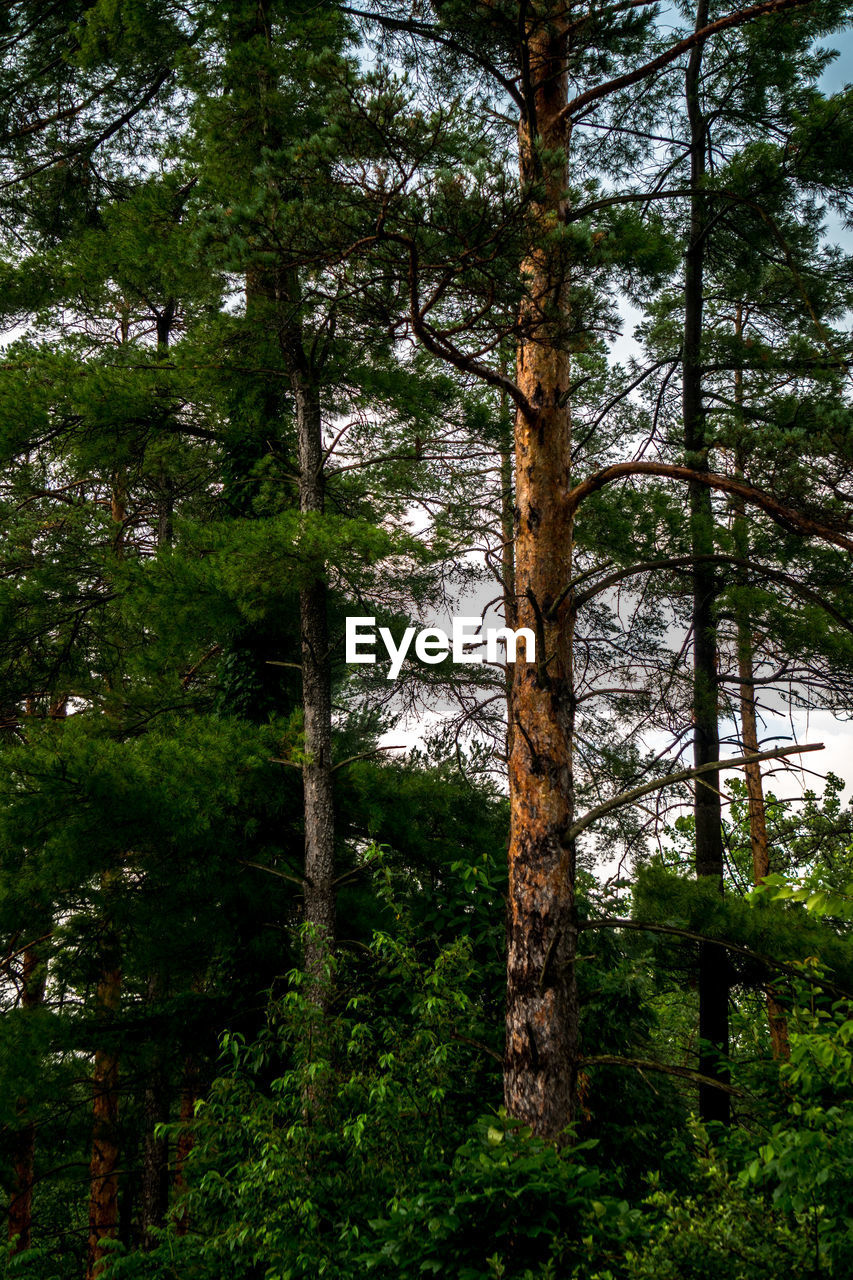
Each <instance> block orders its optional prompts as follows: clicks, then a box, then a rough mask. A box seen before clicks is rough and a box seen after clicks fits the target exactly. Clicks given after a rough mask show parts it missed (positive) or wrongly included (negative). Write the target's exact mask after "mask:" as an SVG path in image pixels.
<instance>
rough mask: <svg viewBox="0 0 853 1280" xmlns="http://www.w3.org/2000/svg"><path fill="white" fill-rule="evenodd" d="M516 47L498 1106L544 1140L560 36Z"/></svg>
mask: <svg viewBox="0 0 853 1280" xmlns="http://www.w3.org/2000/svg"><path fill="white" fill-rule="evenodd" d="M564 24H565V20H563V25H564ZM527 47H528V49H529V55H530V57H529V81H530V83H531V85H532V91H531V96H532V101H531V106H533V107H534V108H535V110H534V111H532V112H530V113H529V114H528V118H527V119H526V120H525V121H523V122H522V124H521V126H520V129H519V147H520V164H521V178H522V183H523V185H525V186H528V185H529V184H531V183H534V182H535V183H536V184H537V188H538V191H539V192H541V196H540V197H539V203H537V204H535V205H534V206H533V209H532V215H533V219H534V222H535V223H536V224H537V231H538V232H539V233H540V234H541V241H540V247H538V248H537V249H535V250H534V251H533V252H532V253H531V254H530V256H529V257H528V259H527V261H526V262H525V263H524V264H523V275H524V277H525V282H526V300H525V303H524V306H523V309H522V314H521V326H522V333H523V338H522V341H521V343H520V345H519V351H518V360H517V380H518V386H519V388H520V390H521V392H522V393H523V395H524V397H525V398H526V401H527V406H526V407H522V408H520V409H519V411H518V413H517V416H516V431H515V501H516V508H515V590H516V602H517V625H518V626H523V627H530V628H531V629H532V630H533V631H534V633H535V634H536V636H537V651H536V662H535V664H533V663H524V662H518V663H517V664H516V666H515V668H514V683H513V690H512V720H513V735H512V754H511V757H510V768H509V775H510V797H511V830H510V847H509V893H508V910H507V934H508V939H507V941H508V957H507V1014H506V1029H507V1036H506V1058H505V1069H504V1095H505V1101H506V1107H507V1110H508V1112H509V1113H510V1115H512V1116H515V1117H516V1118H517V1119H519V1120H522V1121H523V1122H524V1123H525V1124H527V1125H529V1126H530V1127H531V1129H533V1130H534V1132H536V1133H538V1134H541V1135H542V1136H544V1137H549V1138H551V1137H557V1136H559V1135H560V1133H561V1131H562V1130H563V1129H564V1127H565V1126H566V1124H567V1123H568V1122H569V1121H570V1120H571V1118H572V1115H573V1111H574V1093H575V1080H576V1075H577V1058H578V1051H579V1046H578V997H577V985H576V979H575V957H576V952H577V920H576V911H575V904H574V879H575V865H574V863H575V858H574V845H573V842H571V841H569V840H568V839H567V835H566V833H567V831H568V829H569V827H570V826H571V821H572V814H573V773H572V732H573V721H574V693H573V688H572V614H571V609H570V606H569V604H568V602H567V601H566V600H564V601H562V603H559V604H558V603H557V602H558V597H559V595H560V592H561V590H562V588H563V586H564V584H565V583H566V582H567V581H569V579H570V576H571V575H570V570H571V559H572V550H571V548H572V513H571V509H570V505H569V502H568V495H569V491H570V483H571V480H570V438H571V420H570V415H569V410H568V406H567V403H566V400H567V393H568V388H569V356H568V353H567V350H566V344H565V342H564V341H562V340H561V335H560V332H559V326H560V323H561V322H564V321H565V318H566V316H567V314H568V300H567V292H568V289H567V279H566V277H565V272H564V270H563V264H562V263H561V261H560V260H559V258H558V257H555V255H554V253H553V251H552V250H551V249H549V248H548V247H547V245H546V243H545V237H546V236H547V233H548V231H549V229H551V228H553V227H554V226H555V225H557V224H558V223H559V222H560V221H562V220H563V218H564V216H565V213H566V185H567V149H568V143H569V131H568V126H567V123H566V120H565V116H564V115H563V107H564V106H565V103H566V97H567V88H568V85H567V76H566V71H565V67H566V55H567V38H566V35H565V33H564V32H563V31H561V30H560V28H559V24H557V23H555V24H554V26H553V27H548V28H545V27H543V26H539V27H537V29H536V30H534V31H531V32H530V33H529V40H528V45H527ZM534 120H535V123H534ZM534 130H535V132H534ZM545 152H546V153H548V154H547V155H546V156H544V157H543V153H545ZM543 165H546V166H547V168H545V167H543ZM555 606H556V608H555ZM552 611H553V612H552Z"/></svg>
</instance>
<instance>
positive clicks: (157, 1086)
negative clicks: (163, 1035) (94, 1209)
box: [139, 975, 170, 1251]
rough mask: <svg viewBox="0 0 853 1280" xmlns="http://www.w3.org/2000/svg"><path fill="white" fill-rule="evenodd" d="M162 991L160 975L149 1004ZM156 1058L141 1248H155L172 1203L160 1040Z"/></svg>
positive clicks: (152, 981)
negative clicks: (160, 1132) (163, 1133)
mask: <svg viewBox="0 0 853 1280" xmlns="http://www.w3.org/2000/svg"><path fill="white" fill-rule="evenodd" d="M162 994H163V984H162V981H161V979H160V977H159V975H153V976H152V977H151V978H149V981H148V1004H149V1007H151V1006H156V1003H157V1001H158V999H160V998H161V996H162ZM152 1055H153V1060H152V1062H151V1063H150V1065H149V1066H148V1069H147V1071H146V1076H145V1088H144V1094H143V1102H142V1179H141V1186H140V1194H139V1210H140V1213H139V1216H140V1228H141V1234H142V1248H143V1249H144V1250H146V1251H147V1250H150V1249H153V1248H154V1246H155V1244H156V1241H157V1235H156V1233H157V1230H158V1229H159V1228H160V1227H162V1226H163V1223H164V1221H165V1218H166V1210H167V1208H168V1206H169V1143H168V1141H167V1139H165V1138H161V1137H158V1136H157V1127H158V1125H161V1124H166V1123H168V1120H169V1096H170V1089H169V1075H168V1069H167V1066H166V1055H165V1053H164V1051H163V1048H162V1047H161V1046H160V1045H159V1044H158V1043H156V1041H155V1043H154V1044H152Z"/></svg>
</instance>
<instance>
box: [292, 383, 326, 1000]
mask: <svg viewBox="0 0 853 1280" xmlns="http://www.w3.org/2000/svg"><path fill="white" fill-rule="evenodd" d="M291 380H292V383H293V391H294V396H295V399H296V429H297V436H298V447H299V509H300V511H302V513H303V514H306V515H309V514H315V515H320V514H322V511H323V429H322V418H321V413H320V397H319V394H318V391H317V388H316V386H315V385H314V384H313V381H312V379H311V377H310V375H309V373H308V371H307V369H305V368H304V367H303V368H299V367H292V372H291ZM327 596H328V588H327V586H326V583H325V581H324V580H323V579H322V578H316V579H315V580H314V581H313V582H311V583H309V584H308V585H307V586H306V587H304V588H303V589H302V591H300V593H299V622H300V637H301V646H302V655H301V657H302V705H303V715H304V733H305V764H304V765H303V767H302V779H303V786H304V796H305V801H304V803H305V924H306V925H307V926H308V929H309V932H308V935H307V938H306V943H305V970H306V973H307V975H308V981H309V987H308V990H309V995H310V997H311V999H312V1000H313V1001H314V1003H315V1004H317V1005H318V1006H320V1007H321V1008H325V1007H326V1005H327V1003H328V1000H329V995H330V983H329V978H328V973H327V968H328V962H329V959H330V957H331V955H332V952H333V950H334V946H335V888H334V881H335V818H334V794H333V789H332V679H331V664H330V659H329V626H328V612H327V611H328V600H327Z"/></svg>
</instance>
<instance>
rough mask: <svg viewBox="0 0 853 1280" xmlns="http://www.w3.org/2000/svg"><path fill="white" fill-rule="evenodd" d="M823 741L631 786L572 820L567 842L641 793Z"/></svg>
mask: <svg viewBox="0 0 853 1280" xmlns="http://www.w3.org/2000/svg"><path fill="white" fill-rule="evenodd" d="M823 749H824V745H823V743H822V742H812V743H808V744H807V745H806V746H803V747H778V748H773V749H772V750H770V751H759V752H758V753H756V752H751V753H750V754H749V755H745V756H734V757H733V758H732V759H730V760H710V761H708V762H707V763H706V764H700V765H697V766H696V767H695V768H692V769H679V770H678V772H677V773H668V774H667V775H666V776H665V777H663V778H653V779H652V781H651V782H643V783H641V785H640V786H638V787H632V788H631V789H630V790H629V791H620V792H619V794H618V795H616V796H612V797H611V798H610V799H609V800H605V801H604V803H603V804H598V805H596V806H595V808H594V809H590V810H588V812H587V813H585V814H584V815H583V817H582V818H578V820H577V822H573V823H572V825H571V826H570V827H569V829H568V831H567V832H566V834H565V837H564V838H565V839H566V840H567V841H571V840H576V839H577V837H578V836H579V835H580V834H581V832H582V831H586V829H587V827H590V826H592V824H593V822H596V821H597V820H598V819H599V818H602V817H604V815H605V814H607V813H611V812H612V811H613V810H614V809H621V808H622V806H623V805H626V804H631V803H632V802H633V801H634V800H639V799H640V798H641V797H642V796H647V795H648V794H649V793H650V792H651V791H660V790H661V788H662V787H670V786H674V785H675V783H676V782H687V781H689V780H690V779H691V778H697V777H699V775H700V774H703V773H714V772H716V771H717V770H718V769H737V768H738V767H740V766H741V765H745V764H757V763H758V762H759V761H761V760H778V759H781V758H782V757H783V756H796V755H802V754H803V753H805V752H806V751H823Z"/></svg>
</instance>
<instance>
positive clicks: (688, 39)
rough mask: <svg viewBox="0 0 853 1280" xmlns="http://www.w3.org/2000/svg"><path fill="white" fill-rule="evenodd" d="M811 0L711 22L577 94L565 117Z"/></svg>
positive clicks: (774, 2) (771, 0) (773, 4)
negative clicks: (732, 32)
mask: <svg viewBox="0 0 853 1280" xmlns="http://www.w3.org/2000/svg"><path fill="white" fill-rule="evenodd" d="M810 3H811V0H768V2H767V3H765V4H756V5H752V6H750V8H749V9H741V10H739V11H738V12H737V13H729V14H727V15H726V16H725V17H724V18H718V19H717V21H716V22H711V23H709V24H708V26H707V27H702V28H701V29H700V30H699V31H694V32H692V33H691V34H690V35H689V36H685V38H684V39H683V40H679V41H678V42H677V43H676V44H673V45H670V47H669V48H668V49H667V50H665V52H664V53H661V54H659V55H658V57H657V58H653V59H652V60H651V62H647V63H646V64H645V65H644V66H642V67H637V68H636V69H635V70H633V71H626V72H625V74H624V75H621V76H616V78H615V79H613V80H607V81H606V82H605V83H604V84H598V85H596V86H595V87H594V88H593V89H587V90H586V92H585V93H581V94H578V96H577V97H576V98H573V99H572V100H571V102H569V103H568V104H567V106H565V107H564V108H563V110H562V112H561V115H562V116H564V117H565V116H569V117H571V116H573V115H575V114H576V113H577V112H578V111H581V110H583V108H585V107H588V106H591V105H592V103H594V102H598V101H600V100H601V99H602V98H606V97H608V96H609V95H610V94H611V93H617V92H618V91H619V90H620V89H628V88H630V87H631V85H632V84H639V82H640V81H641V80H646V79H648V77H649V76H653V75H654V74H655V72H656V71H662V70H663V68H664V67H667V66H669V64H670V63H671V62H674V61H675V60H676V58H680V57H681V55H682V53H688V52H689V51H690V50H691V49H693V48H695V47H696V46H697V45H701V44H704V43H705V41H706V40H708V39H710V37H711V36H714V35H717V33H718V32H720V31H726V30H728V29H729V28H730V27H739V26H743V24H744V23H745V22H752V21H753V19H755V18H763V17H767V16H769V15H771V14H774V13H783V12H785V11H786V10H788V9H801V8H804V7H805V6H806V5H808V4H810Z"/></svg>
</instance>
